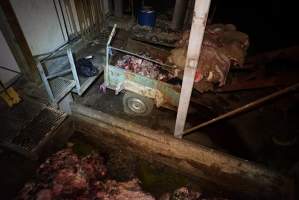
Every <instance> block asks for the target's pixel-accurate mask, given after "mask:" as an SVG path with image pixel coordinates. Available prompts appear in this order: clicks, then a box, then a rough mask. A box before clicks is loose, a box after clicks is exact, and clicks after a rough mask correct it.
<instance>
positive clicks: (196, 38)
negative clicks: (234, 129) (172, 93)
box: [174, 0, 211, 138]
mask: <svg viewBox="0 0 299 200" xmlns="http://www.w3.org/2000/svg"><path fill="white" fill-rule="evenodd" d="M210 3H211V0H196V2H195V5H194V14H193V20H192V27H191V32H190V39H189V44H188V51H187V58H186V63H185V69H184V77H183V84H182V89H181V94H180V102H179V107H178V112H177V117H176V122H175V131H174V136H175V137H177V138H182V134H183V131H184V128H185V123H186V118H187V113H188V108H189V104H190V98H191V93H192V89H193V83H194V77H195V72H196V69H197V64H198V60H199V55H200V51H201V45H202V41H203V36H204V31H205V28H206V22H207V18H208V14H209V8H210Z"/></svg>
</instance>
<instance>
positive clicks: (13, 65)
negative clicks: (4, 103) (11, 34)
mask: <svg viewBox="0 0 299 200" xmlns="http://www.w3.org/2000/svg"><path fill="white" fill-rule="evenodd" d="M0 52H1V53H0V66H3V67H6V68H9V69H11V70H14V71H18V72H20V69H19V67H18V64H17V62H16V60H15V58H14V56H13V54H12V52H11V50H10V48H9V47H8V45H7V42H6V40H5V38H4V36H3V34H2V32H1V31H0ZM15 77H16V74H15V73H13V72H9V71H7V70H4V69H1V68H0V80H1V81H2V82H3V83H4V85H7V84H9V82H11V81H12V80H13V79H14V78H15ZM0 90H1V89H0Z"/></svg>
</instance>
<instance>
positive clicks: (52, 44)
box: [11, 0, 66, 55]
mask: <svg viewBox="0 0 299 200" xmlns="http://www.w3.org/2000/svg"><path fill="white" fill-rule="evenodd" d="M11 4H12V6H13V9H14V11H15V14H16V16H17V18H18V21H19V24H20V26H21V28H22V30H23V33H24V35H25V38H26V40H27V42H28V45H29V47H30V49H31V51H32V54H33V55H37V54H42V53H47V52H49V51H52V50H54V49H55V48H57V47H58V46H60V45H62V44H64V43H65V42H66V39H65V36H64V33H63V30H62V29H61V27H60V24H59V23H60V22H59V18H58V15H57V12H56V10H55V6H54V3H53V0H26V1H24V0H11Z"/></svg>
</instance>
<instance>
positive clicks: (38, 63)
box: [36, 61, 55, 103]
mask: <svg viewBox="0 0 299 200" xmlns="http://www.w3.org/2000/svg"><path fill="white" fill-rule="evenodd" d="M36 66H37V69H38V71H39V74H40V77H41V79H42V81H43V82H44V85H45V89H46V91H47V93H48V96H49V98H50V100H51V103H53V102H55V97H54V94H53V93H52V90H51V86H50V84H49V82H48V79H47V77H46V74H45V71H44V68H43V66H42V64H41V63H40V61H37V64H36Z"/></svg>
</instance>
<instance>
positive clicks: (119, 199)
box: [16, 148, 222, 200]
mask: <svg viewBox="0 0 299 200" xmlns="http://www.w3.org/2000/svg"><path fill="white" fill-rule="evenodd" d="M107 174H108V172H107V168H106V166H105V165H104V159H103V157H102V156H101V155H99V154H97V153H92V154H89V155H87V156H85V157H79V156H77V155H76V154H75V153H73V151H72V149H70V148H67V149H63V150H61V151H59V152H57V153H56V154H54V155H52V156H51V157H50V158H48V159H47V160H46V161H45V162H44V163H43V164H41V165H40V167H39V168H38V170H37V173H36V177H35V181H33V182H29V183H27V184H25V186H24V187H23V189H22V190H21V192H20V193H19V195H18V196H17V198H16V199H22V200H33V199H36V200H54V199H69V200H71V199H76V200H89V199H94V200H97V199H99V200H155V199H158V200H201V199H208V198H205V197H204V196H202V193H201V192H195V191H192V190H191V189H189V188H187V187H182V188H179V189H177V190H175V191H174V192H172V193H165V194H163V195H161V196H160V197H159V198H155V197H153V196H152V195H150V194H148V193H146V192H144V191H142V188H141V186H140V183H139V180H138V179H137V178H131V179H130V180H128V181H123V182H118V181H116V180H112V179H110V178H109V177H108V175H107ZM212 199H214V200H217V199H219V200H220V199H222V198H212Z"/></svg>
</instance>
